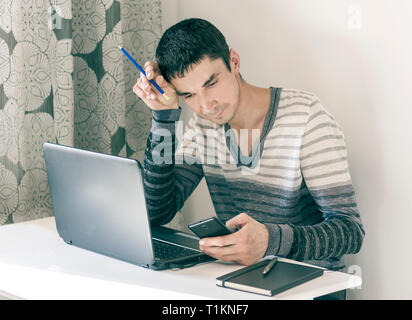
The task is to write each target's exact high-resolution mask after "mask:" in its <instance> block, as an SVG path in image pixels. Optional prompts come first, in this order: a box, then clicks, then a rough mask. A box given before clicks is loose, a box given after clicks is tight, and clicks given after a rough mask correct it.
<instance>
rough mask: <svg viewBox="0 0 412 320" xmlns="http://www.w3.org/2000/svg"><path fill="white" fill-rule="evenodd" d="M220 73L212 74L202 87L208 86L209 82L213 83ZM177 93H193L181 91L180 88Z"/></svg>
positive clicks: (180, 94)
mask: <svg viewBox="0 0 412 320" xmlns="http://www.w3.org/2000/svg"><path fill="white" fill-rule="evenodd" d="M218 75H219V74H218V73H214V74H212V75H211V76H210V77H209V79H207V80H206V81H205V83H204V84H203V85H202V87H203V88H204V87H206V86H207V85H208V84H209V83H211V82H212V81H213V80H214V79H215V78H216V77H217V76H218ZM176 94H177V95H178V96H186V95H189V94H192V93H191V92H180V91H179V90H176Z"/></svg>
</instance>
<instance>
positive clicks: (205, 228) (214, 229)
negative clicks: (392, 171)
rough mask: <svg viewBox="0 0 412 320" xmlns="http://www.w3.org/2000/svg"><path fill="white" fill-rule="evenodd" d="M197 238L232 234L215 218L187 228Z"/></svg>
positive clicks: (192, 224)
mask: <svg viewBox="0 0 412 320" xmlns="http://www.w3.org/2000/svg"><path fill="white" fill-rule="evenodd" d="M187 227H188V228H189V229H190V230H192V231H193V233H194V234H195V235H197V236H198V237H199V238H207V237H217V236H224V235H227V234H231V233H232V232H231V231H230V230H229V229H228V228H227V227H226V226H225V225H224V224H223V222H222V221H220V220H219V219H218V218H216V217H211V218H207V219H205V220H201V221H198V222H195V223H191V224H189V225H188V226H187Z"/></svg>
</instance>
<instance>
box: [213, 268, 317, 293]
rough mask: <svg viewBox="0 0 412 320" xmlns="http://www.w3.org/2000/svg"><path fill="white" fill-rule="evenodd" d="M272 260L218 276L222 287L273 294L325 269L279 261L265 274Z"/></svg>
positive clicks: (305, 280) (218, 282) (312, 277)
mask: <svg viewBox="0 0 412 320" xmlns="http://www.w3.org/2000/svg"><path fill="white" fill-rule="evenodd" d="M269 261H270V260H263V261H260V262H258V263H255V264H253V265H251V266H248V267H245V268H242V269H240V270H237V271H234V272H231V273H228V274H225V275H223V276H221V277H219V278H216V284H217V285H218V286H221V287H226V288H231V289H236V290H242V291H247V292H252V293H257V294H263V295H267V296H273V295H275V294H278V293H281V292H283V291H285V290H287V289H290V288H293V287H295V286H297V285H299V284H302V283H304V282H307V281H309V280H312V279H314V278H317V277H320V276H321V275H322V274H323V269H319V268H316V267H309V266H303V265H300V264H294V263H287V262H283V261H278V262H277V263H276V264H275V266H274V267H273V269H272V270H271V271H270V272H269V273H268V274H267V275H265V276H263V274H262V272H263V269H264V267H265V266H266V265H267V264H268V263H269Z"/></svg>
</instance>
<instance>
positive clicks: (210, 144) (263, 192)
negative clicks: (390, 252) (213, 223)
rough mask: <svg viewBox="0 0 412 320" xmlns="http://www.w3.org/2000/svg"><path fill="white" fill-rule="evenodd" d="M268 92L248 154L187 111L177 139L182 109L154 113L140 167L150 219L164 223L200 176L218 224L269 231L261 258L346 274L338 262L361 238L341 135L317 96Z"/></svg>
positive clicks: (226, 132) (223, 129) (224, 128)
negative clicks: (255, 225) (237, 222)
mask: <svg viewBox="0 0 412 320" xmlns="http://www.w3.org/2000/svg"><path fill="white" fill-rule="evenodd" d="M270 89H271V103H270V107H269V110H268V112H267V114H266V118H265V120H264V124H263V128H262V132H261V133H260V131H259V134H260V139H259V136H257V137H258V139H256V143H255V144H254V145H253V148H252V151H251V154H249V155H248V156H243V154H242V152H240V149H239V147H238V145H237V142H236V141H237V140H236V139H235V135H234V133H233V132H232V130H231V129H230V126H229V125H228V124H225V125H218V124H215V123H213V122H211V121H209V120H206V119H204V118H201V117H199V116H198V115H197V114H194V115H193V117H192V118H191V120H190V121H189V123H188V125H187V127H186V129H185V132H184V135H183V130H182V127H181V126H179V125H177V124H178V123H179V122H178V120H179V117H180V112H181V109H178V110H163V111H153V121H152V129H151V132H150V133H149V137H148V140H147V146H146V151H145V160H144V171H145V172H144V184H145V192H146V199H147V207H148V212H149V215H150V219H151V221H152V223H153V224H165V223H167V222H169V221H170V220H171V219H172V218H173V217H174V215H175V214H176V212H177V211H178V210H180V209H181V208H182V207H183V204H184V202H185V200H186V199H187V198H188V197H189V196H190V194H191V193H192V192H193V190H194V189H195V188H196V186H197V185H198V184H199V182H200V181H201V179H202V178H203V177H205V179H206V183H207V186H208V189H209V192H210V195H211V199H212V201H213V205H214V208H215V211H216V215H217V216H218V217H219V218H220V219H221V220H222V221H224V222H226V221H227V220H229V219H231V218H232V217H234V216H235V215H237V214H239V213H241V212H246V213H247V214H248V215H250V216H251V217H252V218H254V219H255V220H257V221H259V222H261V223H264V224H265V225H266V227H267V228H268V230H269V245H268V248H267V251H266V255H277V256H282V257H287V258H290V259H294V260H299V261H305V262H309V263H313V264H317V265H320V266H323V267H326V268H330V269H340V268H343V267H344V262H343V257H344V255H345V254H355V253H357V252H358V251H359V250H360V247H361V244H362V240H363V237H364V229H363V226H362V222H361V218H360V215H359V212H358V209H357V205H356V200H355V192H354V189H353V187H352V182H351V176H350V172H349V168H348V161H347V150H346V146H345V141H344V135H343V133H342V131H341V129H340V127H339V126H338V124H337V123H336V121H335V119H334V118H333V116H332V115H331V114H330V113H329V112H328V111H327V110H325V108H324V107H323V106H322V104H321V102H320V101H319V99H318V98H317V97H316V96H315V95H313V94H311V93H308V92H305V91H299V90H294V89H280V88H270ZM176 136H180V141H179V143H178V145H177V142H176ZM176 149H177V150H176Z"/></svg>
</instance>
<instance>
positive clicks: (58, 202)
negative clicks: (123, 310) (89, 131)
mask: <svg viewBox="0 0 412 320" xmlns="http://www.w3.org/2000/svg"><path fill="white" fill-rule="evenodd" d="M43 150H44V157H45V161H46V170H47V176H48V181H49V187H50V193H51V198H52V203H53V211H54V216H55V219H56V226H57V230H58V233H59V235H60V236H61V237H62V238H63V240H64V241H66V242H68V243H71V244H73V245H76V246H78V247H82V248H85V249H88V250H91V251H95V252H98V253H101V254H104V255H107V256H110V257H114V258H117V259H121V260H125V261H128V262H131V263H134V264H138V265H142V266H146V267H148V266H150V265H152V264H153V263H154V257H153V249H152V240H151V233H150V226H149V219H148V215H147V210H146V201H145V196H144V189H143V178H142V169H141V166H140V164H139V163H138V162H137V161H135V160H132V159H126V158H121V157H116V156H111V155H105V154H100V153H95V152H90V151H85V150H80V149H75V148H72V147H66V146H61V145H56V144H51V143H44V145H43Z"/></svg>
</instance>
